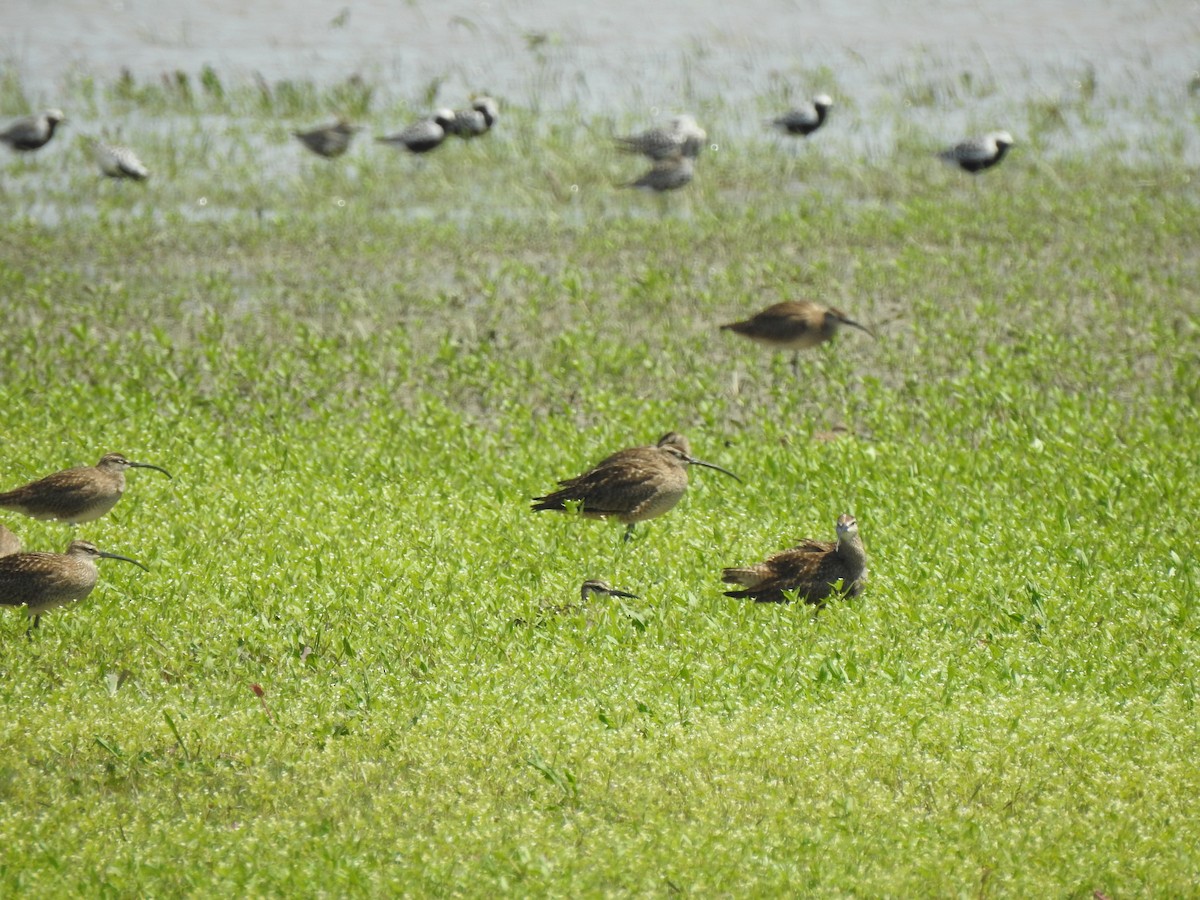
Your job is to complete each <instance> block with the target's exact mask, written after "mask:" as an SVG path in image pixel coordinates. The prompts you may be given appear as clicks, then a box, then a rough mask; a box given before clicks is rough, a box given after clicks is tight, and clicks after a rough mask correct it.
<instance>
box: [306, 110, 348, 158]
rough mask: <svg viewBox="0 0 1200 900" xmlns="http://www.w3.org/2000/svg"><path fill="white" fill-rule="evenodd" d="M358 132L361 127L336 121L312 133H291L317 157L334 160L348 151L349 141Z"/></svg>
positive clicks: (315, 129)
mask: <svg viewBox="0 0 1200 900" xmlns="http://www.w3.org/2000/svg"><path fill="white" fill-rule="evenodd" d="M358 131H362V126H360V125H351V124H350V123H349V122H347V121H346V120H345V119H338V120H337V121H336V122H334V123H333V124H332V125H323V126H321V127H320V128H314V129H312V131H293V132H292V134H293V135H294V136H295V137H297V138H299V139H300V143H302V144H303V145H304V146H305V147H307V148H308V149H309V150H311V151H312V152H313V153H315V154H317V156H323V157H325V158H326V159H336V158H337V157H339V156H341V155H342V154H343V153H345V152H346V151H347V150H349V149H350V140H351V139H352V138H353V137H354V135H355V132H358Z"/></svg>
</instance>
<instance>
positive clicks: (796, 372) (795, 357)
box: [792, 350, 800, 378]
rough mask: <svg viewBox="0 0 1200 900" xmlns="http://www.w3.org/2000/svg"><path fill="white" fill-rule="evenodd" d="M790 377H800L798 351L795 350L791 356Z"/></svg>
mask: <svg viewBox="0 0 1200 900" xmlns="http://www.w3.org/2000/svg"><path fill="white" fill-rule="evenodd" d="M792 377H793V378H799V377H800V351H799V350H797V351H796V352H795V353H793V354H792Z"/></svg>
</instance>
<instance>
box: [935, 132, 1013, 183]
mask: <svg viewBox="0 0 1200 900" xmlns="http://www.w3.org/2000/svg"><path fill="white" fill-rule="evenodd" d="M1012 144H1013V139H1012V135H1011V134H1009V133H1008V132H1007V131H993V132H991V133H990V134H985V135H983V136H982V137H977V138H970V139H968V140H965V141H963V142H962V143H959V144H955V145H954V146H953V147H951V148H950V149H949V150H943V151H942V152H941V153H939V154H938V156H939V157H941V158H942V159H944V160H945V161H946V162H948V163H953V164H955V165H957V166H960V167H961V168H963V169H965V170H966V171H968V172H970V173H972V174H975V173H976V172H982V171H983V170H984V169H990V168H991V167H992V166H994V165H996V163H998V162H1000V160H1002V159H1004V154H1005V153H1007V152H1008V148H1009V147H1011V146H1012Z"/></svg>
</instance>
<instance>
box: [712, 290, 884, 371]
mask: <svg viewBox="0 0 1200 900" xmlns="http://www.w3.org/2000/svg"><path fill="white" fill-rule="evenodd" d="M842 325H849V326H850V327H852V328H857V329H859V330H860V331H865V332H866V333H867V334H869V335H870V336H871V337H875V332H873V331H871V329H870V328H867V326H865V325H861V324H859V323H858V322H855V321H854V320H853V319H851V318H850V317H849V316H847V315H846V314H845V313H844V312H842V311H841V310H840V309H837V308H836V307H833V306H821V304H819V303H813V302H812V301H811V300H784V301H783V302H782V303H776V304H775V305H774V306H768V307H767V308H766V309H764V310H762V311H761V312H757V313H755V314H754V315H753V316H751V317H750V318H749V319H746V320H744V321H742V322H730V323H729V324H728V325H722V326H721V330H722V331H732V332H734V333H735V334H740V335H742V336H743V337H748V338H750V340H752V341H757V342H758V343H760V344H764V345H766V346H768V347H773V348H775V349H776V350H794V351H796V356H794V357H793V358H792V368H796V366H797V365H798V364H799V357H800V351H801V350H807V349H809V348H810V347H816V346H817V345H818V344H823V343H825V341H828V340H830V339H831V338H832V337H833V336H834V335H835V334H837V330H838V328H839V327H840V326H842Z"/></svg>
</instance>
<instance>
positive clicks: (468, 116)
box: [446, 97, 500, 139]
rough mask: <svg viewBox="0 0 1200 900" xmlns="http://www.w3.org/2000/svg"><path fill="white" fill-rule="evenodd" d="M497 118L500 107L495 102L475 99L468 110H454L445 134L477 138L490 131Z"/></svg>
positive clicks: (479, 98)
mask: <svg viewBox="0 0 1200 900" xmlns="http://www.w3.org/2000/svg"><path fill="white" fill-rule="evenodd" d="M499 118H500V107H499V106H498V105H497V104H496V101H495V100H493V99H492V98H491V97H477V98H476V99H475V100H473V101H472V102H471V107H470V108H469V109H459V110H455V112H454V119H453V121H451V122H450V124H449V126H448V127H447V128H446V133H447V134H453V135H456V136H457V137H460V138H463V139H469V138H475V137H479V136H480V135H483V134H487V133H488V132H489V131H491V130H492V126H493V125H495V124H496V120H497V119H499Z"/></svg>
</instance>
